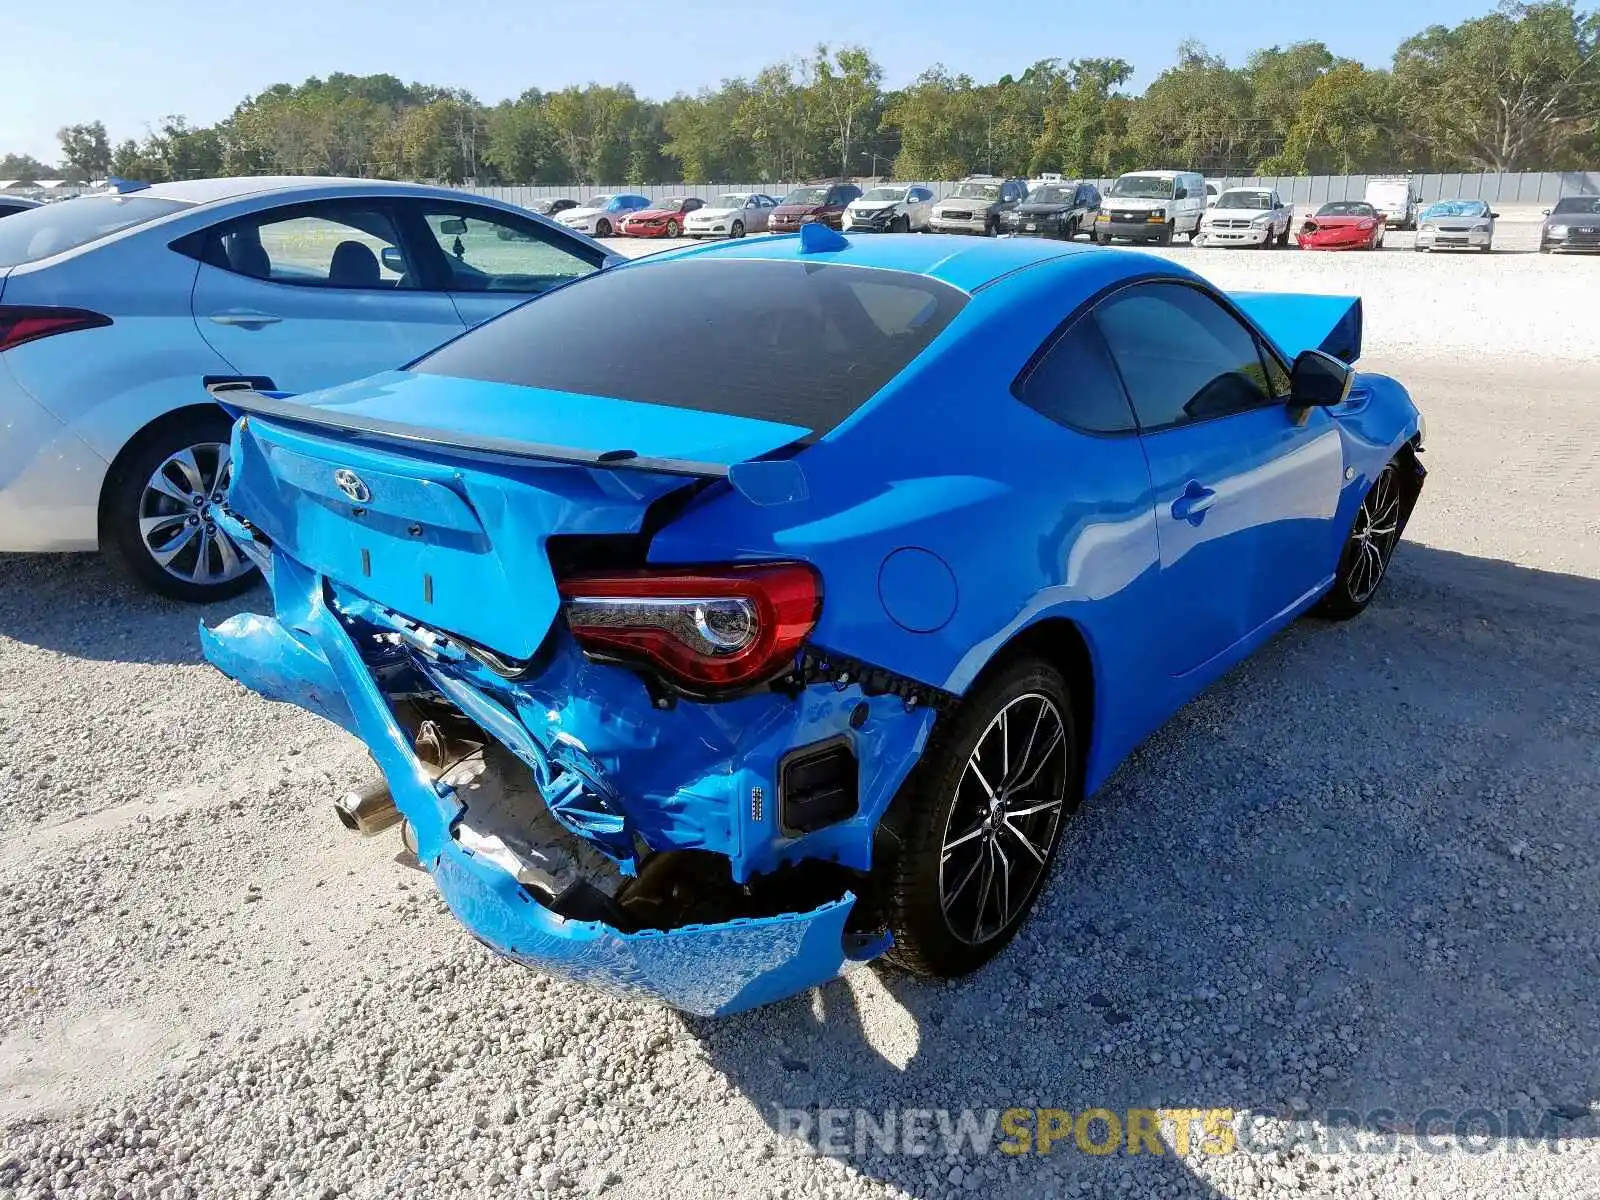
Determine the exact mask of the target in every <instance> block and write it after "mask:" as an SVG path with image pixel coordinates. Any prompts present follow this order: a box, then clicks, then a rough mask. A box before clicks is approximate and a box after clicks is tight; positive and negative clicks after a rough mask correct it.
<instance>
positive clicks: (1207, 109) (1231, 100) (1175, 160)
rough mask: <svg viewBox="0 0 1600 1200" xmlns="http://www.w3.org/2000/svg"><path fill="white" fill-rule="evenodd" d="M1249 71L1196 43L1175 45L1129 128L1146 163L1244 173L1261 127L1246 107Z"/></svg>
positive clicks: (1248, 104)
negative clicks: (1173, 60)
mask: <svg viewBox="0 0 1600 1200" xmlns="http://www.w3.org/2000/svg"><path fill="white" fill-rule="evenodd" d="M1251 102H1252V95H1251V90H1250V79H1249V76H1248V75H1247V74H1246V73H1245V72H1244V71H1240V70H1234V69H1232V68H1230V67H1229V66H1228V64H1227V63H1226V62H1225V61H1223V59H1222V58H1220V57H1219V56H1217V55H1214V54H1212V53H1210V52H1209V51H1208V50H1206V48H1205V47H1204V46H1202V45H1200V44H1199V43H1198V42H1193V41H1190V42H1185V43H1184V44H1183V45H1182V46H1180V47H1179V48H1178V63H1177V65H1176V66H1174V67H1169V68H1168V69H1167V70H1165V71H1163V72H1162V73H1161V74H1160V75H1158V76H1156V78H1155V79H1154V80H1153V81H1152V82H1151V84H1150V86H1149V87H1148V88H1146V89H1145V93H1144V95H1143V96H1141V97H1140V98H1139V102H1138V104H1137V105H1135V106H1134V109H1133V112H1132V114H1131V116H1130V119H1129V123H1128V132H1129V135H1130V137H1131V138H1132V140H1133V142H1134V144H1135V145H1136V146H1137V147H1138V148H1139V150H1140V153H1141V155H1142V157H1143V158H1144V159H1145V161H1147V162H1160V163H1163V164H1165V165H1170V166H1173V167H1178V168H1183V169H1187V170H1193V171H1204V172H1206V173H1208V174H1218V175H1227V174H1244V173H1247V172H1248V170H1249V168H1250V167H1251V166H1252V165H1253V163H1254V161H1255V160H1256V159H1257V158H1258V157H1259V150H1260V146H1261V141H1262V138H1261V129H1260V126H1259V125H1258V122H1257V121H1256V119H1255V117H1254V114H1253V113H1252V111H1251Z"/></svg>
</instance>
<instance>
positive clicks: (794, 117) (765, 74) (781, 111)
mask: <svg viewBox="0 0 1600 1200" xmlns="http://www.w3.org/2000/svg"><path fill="white" fill-rule="evenodd" d="M807 118H808V111H807V94H806V91H805V89H804V88H802V87H801V85H800V83H799V81H798V80H797V79H796V78H795V64H794V63H793V62H781V63H773V64H772V65H771V66H769V67H765V68H763V69H762V71H761V72H760V74H758V75H757V76H756V77H755V79H754V80H753V81H752V82H751V85H750V90H749V93H748V94H747V95H746V96H745V97H744V99H743V100H742V101H741V103H740V104H739V108H738V111H737V113H736V115H735V117H734V124H735V128H736V129H737V130H738V131H739V133H740V134H742V135H743V136H744V137H745V138H747V139H748V140H749V142H750V145H751V146H752V147H753V148H754V152H755V161H756V167H757V171H758V173H759V174H760V175H761V177H762V178H763V179H768V180H772V181H775V182H777V181H782V182H788V181H791V180H795V179H803V178H805V177H806V176H807V175H809V174H811V173H812V170H811V164H810V161H809V158H810V155H809V153H808V137H807V127H808V124H809V122H808V119H807Z"/></svg>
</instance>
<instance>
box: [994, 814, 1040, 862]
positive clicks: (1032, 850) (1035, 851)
mask: <svg viewBox="0 0 1600 1200" xmlns="http://www.w3.org/2000/svg"><path fill="white" fill-rule="evenodd" d="M1000 827H1001V828H1002V829H1005V830H1007V831H1008V832H1009V833H1010V834H1011V836H1012V837H1014V838H1016V839H1017V841H1019V842H1021V843H1022V848H1023V849H1024V850H1026V851H1027V852H1028V853H1029V854H1031V855H1033V857H1034V858H1035V859H1037V860H1038V862H1039V865H1040V866H1041V867H1042V866H1044V851H1043V850H1041V849H1039V847H1037V846H1035V845H1034V844H1033V843H1032V842H1030V841H1029V840H1028V835H1027V834H1025V833H1023V832H1022V830H1020V829H1018V828H1017V827H1016V826H1015V825H1013V824H1012V823H1011V821H1010V819H1009V818H1008V819H1007V820H1006V821H1005V822H1004V823H1003V824H1002V825H1001V826H1000Z"/></svg>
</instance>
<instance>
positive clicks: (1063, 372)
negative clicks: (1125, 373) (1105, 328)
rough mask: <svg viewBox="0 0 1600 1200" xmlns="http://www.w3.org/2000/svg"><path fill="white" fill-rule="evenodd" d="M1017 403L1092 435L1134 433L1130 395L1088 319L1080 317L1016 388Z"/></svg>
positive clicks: (1097, 332)
mask: <svg viewBox="0 0 1600 1200" xmlns="http://www.w3.org/2000/svg"><path fill="white" fill-rule="evenodd" d="M1013 391H1014V392H1015V394H1016V397H1017V399H1019V400H1021V401H1022V402H1023V403H1024V404H1026V405H1027V406H1028V407H1029V408H1031V409H1033V410H1034V411H1035V412H1037V413H1039V414H1040V415H1042V416H1046V417H1049V418H1050V419H1051V420H1052V421H1055V422H1057V423H1059V424H1061V425H1070V426H1072V427H1073V428H1074V429H1082V430H1086V431H1088V432H1090V433H1131V432H1132V431H1133V430H1134V429H1135V428H1136V427H1137V426H1136V424H1135V422H1134V419H1133V410H1132V409H1131V408H1129V407H1128V396H1127V393H1126V392H1125V391H1123V388H1122V381H1121V380H1120V379H1118V378H1117V370H1116V367H1114V366H1113V365H1112V362H1111V356H1110V355H1109V354H1107V352H1106V344H1105V340H1104V339H1103V338H1102V337H1101V336H1100V331H1099V330H1098V329H1097V328H1095V323H1094V321H1093V320H1091V319H1090V318H1089V317H1080V318H1078V320H1076V321H1074V322H1073V323H1072V325H1071V326H1070V327H1069V328H1068V329H1067V331H1066V332H1065V333H1064V334H1062V335H1061V336H1060V337H1059V338H1057V339H1056V342H1055V344H1054V345H1052V346H1051V347H1050V348H1049V349H1048V350H1046V351H1045V353H1044V357H1042V358H1040V359H1039V360H1038V361H1037V362H1035V363H1034V365H1033V367H1032V368H1031V369H1030V370H1029V371H1028V373H1027V374H1026V375H1025V376H1024V377H1023V378H1022V379H1021V380H1020V381H1019V382H1018V384H1017V385H1016V387H1015V388H1014V389H1013Z"/></svg>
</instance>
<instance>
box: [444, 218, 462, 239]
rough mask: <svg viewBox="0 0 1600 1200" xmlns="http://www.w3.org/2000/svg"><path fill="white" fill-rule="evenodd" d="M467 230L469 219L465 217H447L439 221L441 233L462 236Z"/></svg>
mask: <svg viewBox="0 0 1600 1200" xmlns="http://www.w3.org/2000/svg"><path fill="white" fill-rule="evenodd" d="M466 231H467V219H466V218H465V217H446V218H445V219H444V220H442V221H440V222H439V232H440V233H449V234H454V235H455V236H457V237H460V236H461V235H462V234H463V233H465V232H466Z"/></svg>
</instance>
